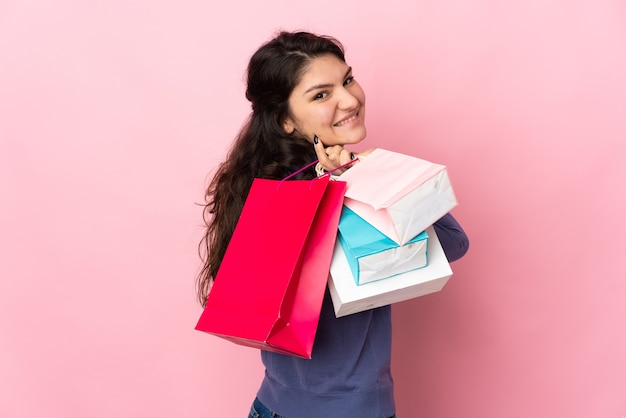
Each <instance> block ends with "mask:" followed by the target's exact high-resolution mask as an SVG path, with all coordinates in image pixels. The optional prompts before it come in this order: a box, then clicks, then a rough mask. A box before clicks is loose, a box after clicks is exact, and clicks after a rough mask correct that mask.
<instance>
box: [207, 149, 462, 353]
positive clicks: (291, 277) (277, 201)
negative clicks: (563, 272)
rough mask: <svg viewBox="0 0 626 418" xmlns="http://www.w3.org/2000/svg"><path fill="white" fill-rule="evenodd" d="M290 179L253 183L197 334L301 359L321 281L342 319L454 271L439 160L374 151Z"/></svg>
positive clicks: (450, 200) (447, 197) (439, 283)
mask: <svg viewBox="0 0 626 418" xmlns="http://www.w3.org/2000/svg"><path fill="white" fill-rule="evenodd" d="M294 174H295V173H294ZM290 177H291V176H290ZM287 180H288V178H287V179H283V180H267V179H255V180H254V182H253V184H252V187H251V189H250V192H249V194H248V197H247V199H246V202H245V204H244V207H243V210H242V213H241V216H240V218H239V221H238V223H237V226H236V228H235V231H234V233H233V236H232V238H231V241H230V244H229V246H228V249H227V251H226V254H225V255H224V258H223V260H222V263H221V266H220V269H219V271H218V274H217V277H216V278H215V282H214V284H213V287H212V289H211V292H210V294H209V297H208V300H207V304H206V307H205V309H204V311H203V313H202V315H201V316H200V319H199V321H198V323H197V325H196V329H197V330H200V331H205V332H209V333H211V334H214V335H217V336H219V337H222V338H225V339H227V340H230V341H233V342H235V343H237V344H242V345H246V346H252V347H257V348H260V349H263V350H269V351H274V352H279V353H284V354H290V355H294V356H299V357H304V358H310V357H311V352H312V349H313V341H314V339H315V334H316V331H317V324H318V321H319V315H320V310H321V304H322V300H323V297H324V292H325V289H326V286H327V285H328V288H329V291H330V294H331V297H332V301H333V306H334V309H335V314H336V316H338V317H339V316H344V315H349V314H352V313H355V312H360V311H363V310H366V309H371V308H374V307H379V306H384V305H388V304H391V303H394V302H399V301H402V300H406V299H409V298H413V297H417V296H421V295H424V294H428V293H432V292H435V291H438V290H440V289H441V288H442V287H443V285H444V284H445V283H446V281H447V280H448V278H449V277H450V276H451V275H452V270H451V269H450V266H449V264H448V261H447V259H446V256H445V254H444V253H443V249H442V248H441V245H440V243H439V240H438V239H437V234H436V233H435V231H434V228H433V227H432V224H433V223H434V222H435V221H437V220H438V219H439V218H440V217H442V216H443V215H445V214H446V213H447V212H449V211H450V209H452V208H453V207H454V206H455V205H456V204H457V202H456V198H455V197H454V193H453V191H452V187H451V185H450V181H449V178H448V175H447V171H446V168H445V166H442V165H438V164H433V163H430V162H428V161H425V160H421V159H418V158H415V157H411V156H407V155H403V154H399V153H395V152H391V151H387V150H382V149H376V150H374V151H373V152H371V153H370V154H369V155H368V156H367V157H365V158H363V159H361V161H360V162H359V163H358V164H355V165H354V166H353V167H352V168H350V169H349V170H346V171H345V172H344V173H343V174H342V175H340V176H338V177H337V178H336V179H331V176H330V175H324V176H321V177H318V178H316V179H313V180H288V181H287ZM329 272H330V275H329Z"/></svg>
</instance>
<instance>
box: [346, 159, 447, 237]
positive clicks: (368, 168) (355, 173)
mask: <svg viewBox="0 0 626 418" xmlns="http://www.w3.org/2000/svg"><path fill="white" fill-rule="evenodd" d="M339 179H340V180H342V181H345V182H346V183H347V184H348V185H347V188H346V195H345V200H344V204H345V205H346V206H347V207H349V208H350V209H352V210H353V211H354V212H355V213H356V214H357V215H359V216H360V217H361V218H363V219H365V220H366V221H367V222H369V223H370V224H371V225H372V226H374V227H375V228H377V229H378V230H380V231H381V232H382V233H383V234H385V235H387V236H388V237H389V238H391V239H392V240H393V241H395V242H397V243H398V244H400V245H404V244H406V243H407V242H409V241H410V240H411V239H413V238H414V237H415V236H417V235H418V234H419V233H421V232H422V231H424V230H425V229H426V228H427V227H428V226H430V225H432V224H433V223H435V222H436V221H437V220H439V218H441V217H442V216H443V215H445V214H446V213H448V212H449V211H450V210H451V209H452V208H453V207H455V206H456V205H457V200H456V197H455V195H454V191H453V190H452V185H451V183H450V179H449V177H448V173H447V170H446V167H445V166H443V165H440V164H435V163H431V162H430V161H426V160H422V159H420V158H416V157H411V156H409V155H404V154H400V153H397V152H392V151H387V150H384V149H380V148H378V149H375V150H374V151H372V152H371V153H370V154H369V155H367V156H366V157H363V158H362V159H361V162H360V163H359V164H355V165H354V167H352V168H351V169H350V170H347V171H346V172H345V173H343V174H341V176H339Z"/></svg>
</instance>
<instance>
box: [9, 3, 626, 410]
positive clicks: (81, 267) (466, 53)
mask: <svg viewBox="0 0 626 418" xmlns="http://www.w3.org/2000/svg"><path fill="white" fill-rule="evenodd" d="M278 28H286V29H297V28H306V29H309V30H313V31H318V32H323V33H328V34H332V35H334V36H336V37H338V38H339V39H341V40H342V41H343V42H344V43H345V45H346V46H347V53H348V54H347V56H348V60H349V62H350V63H351V65H353V66H354V68H355V75H356V76H357V77H358V78H359V80H360V82H361V84H362V85H363V86H364V88H365V89H366V92H367V94H368V125H369V132H370V133H369V136H368V139H367V141H366V143H365V144H363V147H377V146H378V147H385V148H388V149H393V150H396V151H400V152H406V153H410V154H413V155H417V156H420V157H422V158H426V159H430V160H433V161H436V162H440V163H444V164H447V165H448V166H449V170H450V174H451V176H452V179H453V182H454V184H455V189H456V191H457V194H458V198H459V200H460V202H461V205H460V206H459V207H458V208H456V209H455V210H454V214H455V215H456V216H457V218H458V219H459V220H460V221H461V222H462V224H463V225H464V227H465V228H466V230H467V232H468V234H469V235H470V237H471V241H472V246H471V249H470V252H469V253H468V255H467V256H466V257H465V258H464V259H463V260H461V261H459V262H457V263H455V264H454V265H453V268H454V271H455V275H454V277H453V278H452V279H451V281H450V282H449V283H448V285H447V286H446V288H444V290H443V291H442V292H441V293H438V294H435V295H429V296H426V297H423V298H420V299H416V300H412V301H408V302H403V303H401V304H397V305H396V306H395V307H394V316H395V323H394V338H395V341H394V344H395V345H394V359H393V361H394V368H395V376H396V382H397V402H398V413H399V416H401V417H408V418H411V417H417V416H423V417H431V418H433V417H435V418H436V417H442V418H448V417H453V416H455V417H456V416H462V417H470V418H499V417H520V418H521V417H568V418H573V417H581V418H582V417H606V418H619V417H621V416H625V415H626V397H625V396H624V393H626V356H625V355H624V353H626V331H625V329H626V327H625V326H624V318H625V317H626V302H625V299H624V295H626V280H625V279H626V268H625V267H624V250H625V249H626V221H625V218H624V214H625V213H626V194H625V192H624V183H625V180H626V168H625V165H624V164H623V160H624V157H625V156H626V146H625V142H626V141H625V139H626V123H625V122H624V113H625V110H626V99H625V97H626V77H625V76H624V74H626V6H624V3H623V2H621V1H617V0H615V1H607V0H605V1H598V0H580V1H577V2H567V1H556V0H554V1H521V0H514V1H509V2H496V1H448V2H430V1H415V2H404V1H398V0H391V1H390V2H389V1H388V2H384V7H383V5H381V4H380V2H374V3H371V4H369V3H365V4H364V3H363V2H348V3H337V2H335V1H329V0H320V1H318V2H314V3H308V4H306V5H304V4H294V3H293V2H286V1H281V0H269V1H266V2H260V3H259V2H246V3H243V2H239V1H232V2H226V3H220V5H219V6H212V5H210V2H199V1H188V0H183V1H177V2H168V1H156V2H155V1H141V0H135V1H130V2H128V1H115V0H113V1H109V2H80V1H72V0H59V1H57V2H54V3H51V2H44V1H30V2H18V1H15V0H14V1H11V0H8V1H6V0H5V1H4V2H2V3H1V4H0V231H2V233H1V235H0V254H1V255H0V257H1V261H0V335H1V337H0V338H1V340H0V341H1V342H0V416H4V417H50V418H57V417H59V418H61V417H64V418H67V417H77V418H78V417H81V418H82V417H93V418H100V417H102V418H104V417H133V418H134V417H155V418H158V417H175V416H176V417H205V416H226V417H237V416H240V417H242V416H245V414H246V413H247V411H248V408H249V404H250V402H251V401H252V398H253V396H254V393H255V391H256V388H257V385H258V383H259V381H260V379H261V375H262V369H261V365H260V361H259V358H258V352H257V351H255V350H253V349H249V348H245V347H240V346H236V345H234V344H231V343H228V342H226V341H222V340H221V339H218V338H215V337H212V336H209V335H206V334H202V333H199V332H196V331H194V330H193V327H194V325H195V322H196V320H197V318H198V316H199V314H200V308H199V306H198V305H197V304H196V303H195V299H194V286H193V280H194V275H195V273H196V270H197V268H198V265H199V264H198V259H197V256H196V244H197V241H198V240H199V238H200V235H201V228H200V223H201V219H200V214H201V210H200V208H199V207H198V206H197V205H195V203H197V202H200V201H201V200H202V197H203V187H204V186H205V180H206V176H207V175H208V173H209V172H210V170H211V169H212V168H214V167H215V165H216V164H217V162H218V161H220V160H221V159H222V157H223V156H224V154H225V152H226V149H227V147H228V145H229V143H230V141H231V139H232V137H233V136H234V135H235V133H236V131H237V130H238V129H239V127H240V126H241V123H242V121H243V119H244V118H245V117H246V115H247V113H248V111H249V107H248V104H247V102H246V101H245V99H244V97H243V90H244V85H243V74H244V69H245V65H246V62H247V60H248V58H249V56H250V54H251V53H252V52H253V51H254V49H256V47H257V46H258V45H259V44H260V43H261V42H262V41H264V40H265V39H267V38H268V37H270V36H271V34H272V33H273V31H274V30H276V29H278Z"/></svg>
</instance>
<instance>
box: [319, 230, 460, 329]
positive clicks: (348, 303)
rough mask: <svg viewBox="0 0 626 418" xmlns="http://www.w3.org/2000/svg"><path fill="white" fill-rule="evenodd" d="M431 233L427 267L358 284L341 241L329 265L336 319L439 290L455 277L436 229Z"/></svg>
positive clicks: (330, 288)
mask: <svg viewBox="0 0 626 418" xmlns="http://www.w3.org/2000/svg"><path fill="white" fill-rule="evenodd" d="M426 232H427V233H428V266H426V267H424V268H421V269H418V270H412V271H409V272H406V273H403V274H398V275H396V276H393V277H389V278H386V279H384V280H378V281H375V282H371V283H367V284H363V285H360V286H359V285H357V284H356V283H355V281H354V277H353V276H352V272H351V270H350V266H349V265H348V260H347V258H346V255H345V253H344V252H343V249H342V247H341V244H340V243H339V242H337V243H335V252H334V254H333V259H332V262H331V265H330V277H329V279H328V289H329V291H330V295H331V298H332V301H333V306H334V309H335V315H336V316H337V317H340V316H345V315H350V314H353V313H356V312H361V311H365V310H367V309H372V308H377V307H379V306H385V305H390V304H392V303H395V302H400V301H403V300H408V299H412V298H415V297H418V296H423V295H427V294H429V293H433V292H438V291H440V290H441V289H442V288H443V286H444V285H445V284H446V283H447V281H448V279H449V278H450V277H451V276H452V269H451V268H450V264H449V263H448V259H447V258H446V255H445V253H444V252H443V248H442V247H441V243H440V242H439V238H437V234H436V232H435V229H434V228H433V227H432V226H431V227H429V228H427V229H426Z"/></svg>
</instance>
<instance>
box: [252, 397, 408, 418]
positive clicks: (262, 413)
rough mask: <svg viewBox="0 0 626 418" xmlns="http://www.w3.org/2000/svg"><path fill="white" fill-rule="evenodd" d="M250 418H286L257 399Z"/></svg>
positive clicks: (391, 417) (392, 417)
mask: <svg viewBox="0 0 626 418" xmlns="http://www.w3.org/2000/svg"><path fill="white" fill-rule="evenodd" d="M248 418H285V417H284V416H282V415H278V414H276V413H274V412H272V411H270V410H269V409H267V406H265V405H263V404H262V403H261V401H260V400H258V399H255V400H254V403H253V404H252V408H250V415H248ZM389 418H396V416H395V415H393V416H390V417H389Z"/></svg>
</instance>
